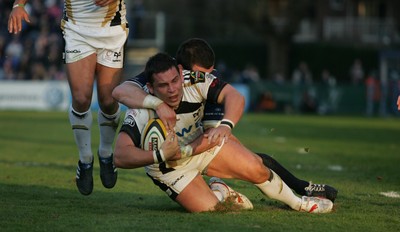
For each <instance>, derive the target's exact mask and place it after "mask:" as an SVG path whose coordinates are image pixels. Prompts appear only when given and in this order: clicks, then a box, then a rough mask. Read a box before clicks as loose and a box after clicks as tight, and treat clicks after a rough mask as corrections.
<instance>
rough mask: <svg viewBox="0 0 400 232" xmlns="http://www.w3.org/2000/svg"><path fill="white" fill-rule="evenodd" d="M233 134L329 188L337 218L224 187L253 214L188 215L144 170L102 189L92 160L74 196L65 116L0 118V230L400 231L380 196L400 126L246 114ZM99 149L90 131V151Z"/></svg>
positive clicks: (388, 180) (243, 187)
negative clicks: (90, 184) (334, 191)
mask: <svg viewBox="0 0 400 232" xmlns="http://www.w3.org/2000/svg"><path fill="white" fill-rule="evenodd" d="M94 122H96V120H94ZM234 133H235V134H236V135H237V136H238V137H239V138H240V139H241V141H242V142H243V143H244V144H245V145H246V146H247V147H249V148H251V149H252V150H254V151H259V152H264V153H268V154H270V155H273V156H274V157H275V158H276V159H277V160H279V161H280V162H281V163H282V164H284V165H285V166H286V167H287V168H288V169H290V170H291V171H292V172H293V173H295V174H296V175H297V176H299V177H302V178H303V179H306V180H312V181H313V182H316V183H329V184H331V185H333V186H335V187H337V188H338V189H339V195H338V198H337V200H336V202H335V211H334V212H333V213H330V214H324V215H313V214H306V213H299V212H295V211H292V210H289V209H288V208H287V207H286V206H284V205H283V204H281V203H279V202H275V201H272V200H270V199H267V198H265V197H264V196H263V195H262V194H261V193H260V192H259V191H258V190H257V189H256V188H255V187H253V186H252V185H251V184H248V183H245V182H242V181H233V180H229V181H227V182H228V183H229V184H230V185H232V186H233V187H234V188H235V189H237V190H238V191H240V192H243V193H244V194H245V195H247V196H248V197H249V198H250V199H251V200H252V202H253V204H254V207H255V209H254V210H253V211H249V212H228V213H226V212H225V213H221V212H217V213H215V212H214V213H200V214H189V213H186V212H185V211H184V210H183V209H182V208H181V207H180V206H178V205H177V204H176V203H174V202H172V201H171V200H170V199H169V198H168V197H167V196H166V195H165V194H164V193H163V192H161V191H160V190H158V188H157V187H156V186H154V185H153V184H152V183H151V181H150V179H148V177H146V175H145V174H144V171H143V169H136V170H121V169H120V170H119V178H118V182H117V185H116V186H115V187H114V188H113V189H105V188H104V187H103V186H102V185H101V183H100V178H99V168H98V164H97V161H96V163H95V170H94V181H95V187H94V191H93V193H92V194H91V195H90V196H82V195H80V193H79V192H78V191H77V189H76V186H75V182H74V177H75V169H76V164H77V161H78V155H77V150H76V147H75V143H74V140H73V135H72V130H71V129H70V125H69V122H68V118H67V114H66V113H65V112H8V111H6V112H4V111H0V194H1V195H0V228H1V229H0V230H1V231H24V232H25V231H85V230H86V231H185V230H187V231H400V198H388V197H385V196H382V195H380V192H389V191H396V192H398V193H399V192H400V120H399V119H394V118H386V119H381V118H363V117H318V116H287V115H275V114H274V115H268V114H262V115H261V114H259V115H255V114H248V115H245V116H244V117H243V119H242V121H241V122H240V123H239V124H238V126H237V127H236V128H235V129H234ZM97 144H98V129H97V126H96V123H94V129H93V149H94V151H96V145H97ZM305 148H306V150H308V152H305ZM194 197H195V196H194Z"/></svg>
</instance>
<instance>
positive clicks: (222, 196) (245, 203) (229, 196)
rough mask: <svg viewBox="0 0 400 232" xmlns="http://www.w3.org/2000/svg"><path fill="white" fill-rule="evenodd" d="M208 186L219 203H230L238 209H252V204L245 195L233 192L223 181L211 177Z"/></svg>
mask: <svg viewBox="0 0 400 232" xmlns="http://www.w3.org/2000/svg"><path fill="white" fill-rule="evenodd" d="M208 185H209V186H210V189H211V190H212V191H213V192H214V194H215V195H216V196H217V198H218V200H219V201H220V202H227V203H232V204H234V205H235V206H237V207H239V209H245V210H252V209H253V204H252V203H251V201H250V200H249V199H248V198H247V197H246V196H245V195H243V194H241V193H239V192H237V191H235V190H233V189H232V188H231V187H229V186H228V185H227V184H226V183H225V182H224V181H223V180H221V179H219V178H217V177H212V178H211V179H210V180H209V182H208Z"/></svg>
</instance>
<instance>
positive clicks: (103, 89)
mask: <svg viewBox="0 0 400 232" xmlns="http://www.w3.org/2000/svg"><path fill="white" fill-rule="evenodd" d="M96 71H97V73H98V76H97V98H98V102H99V106H100V109H101V110H102V111H103V112H104V113H106V114H109V115H111V114H114V113H115V112H116V111H117V110H118V107H119V105H118V102H117V101H116V100H115V99H114V98H113V97H112V91H113V89H114V88H115V87H116V86H117V85H119V83H120V81H121V73H122V68H111V67H106V66H104V65H101V64H97V68H96Z"/></svg>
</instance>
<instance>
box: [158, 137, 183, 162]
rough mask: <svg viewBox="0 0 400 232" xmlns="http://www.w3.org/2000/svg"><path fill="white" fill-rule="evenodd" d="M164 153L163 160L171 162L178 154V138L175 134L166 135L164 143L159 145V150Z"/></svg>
mask: <svg viewBox="0 0 400 232" xmlns="http://www.w3.org/2000/svg"><path fill="white" fill-rule="evenodd" d="M160 149H161V150H162V151H163V153H164V158H165V160H166V161H167V160H171V159H172V157H174V156H175V155H176V154H178V153H179V152H180V147H179V144H178V137H177V136H176V134H175V133H173V132H172V133H168V135H167V137H166V138H165V141H164V142H163V143H162V144H161V148H160Z"/></svg>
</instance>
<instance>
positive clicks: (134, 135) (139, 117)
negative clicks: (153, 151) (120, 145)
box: [119, 109, 149, 147]
mask: <svg viewBox="0 0 400 232" xmlns="http://www.w3.org/2000/svg"><path fill="white" fill-rule="evenodd" d="M147 111H148V110H146V109H129V110H127V111H126V114H125V118H124V121H123V123H122V126H121V129H120V131H119V133H121V132H124V133H126V134H128V135H129V137H130V138H131V139H132V142H133V144H135V146H136V147H141V141H140V139H141V132H142V130H143V128H144V127H145V125H146V123H147V122H148V121H149V114H148V113H147Z"/></svg>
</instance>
